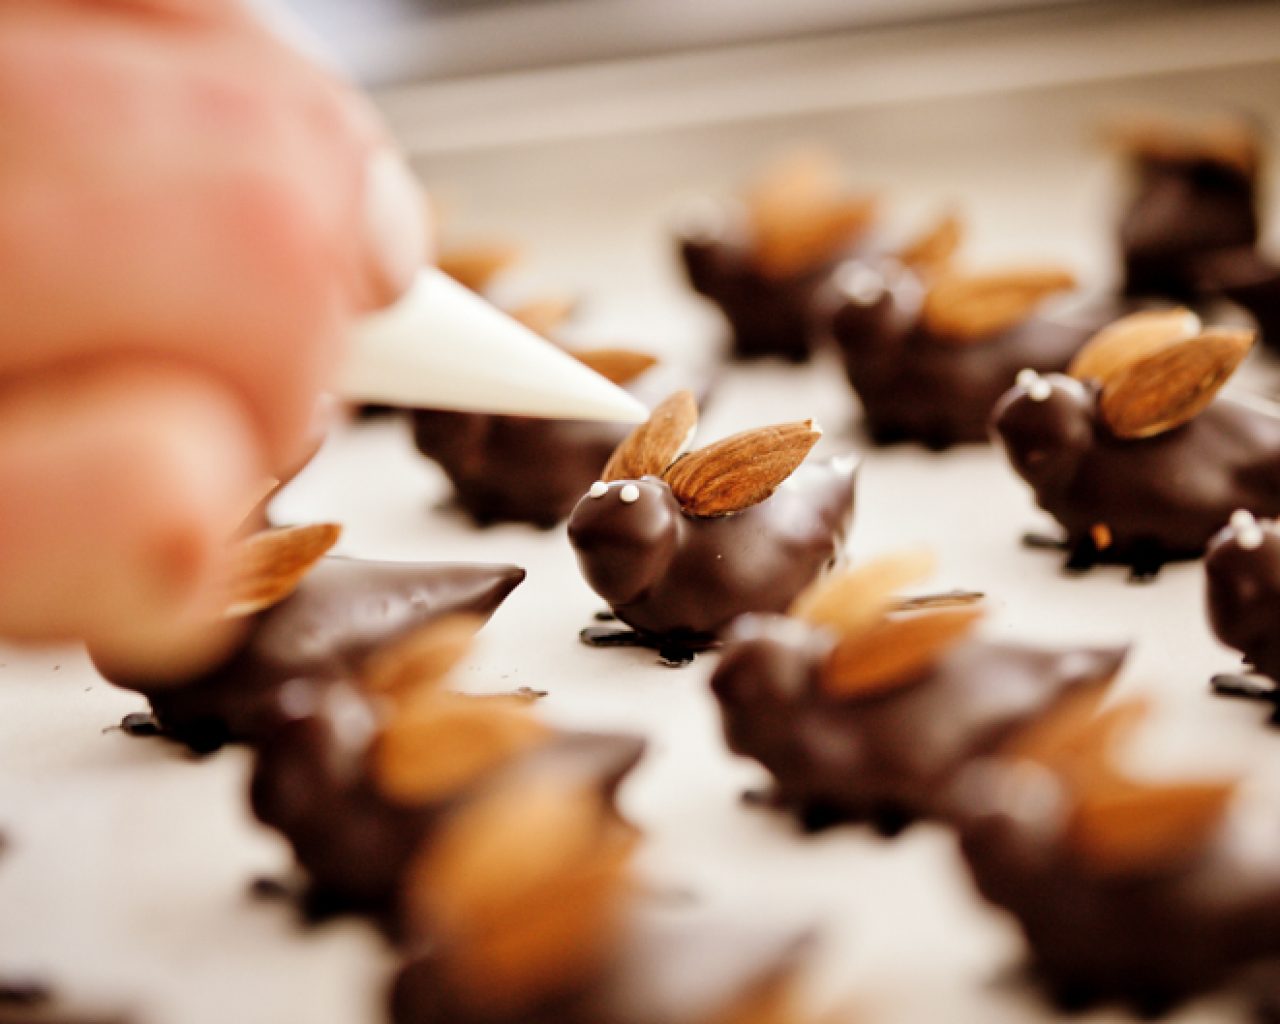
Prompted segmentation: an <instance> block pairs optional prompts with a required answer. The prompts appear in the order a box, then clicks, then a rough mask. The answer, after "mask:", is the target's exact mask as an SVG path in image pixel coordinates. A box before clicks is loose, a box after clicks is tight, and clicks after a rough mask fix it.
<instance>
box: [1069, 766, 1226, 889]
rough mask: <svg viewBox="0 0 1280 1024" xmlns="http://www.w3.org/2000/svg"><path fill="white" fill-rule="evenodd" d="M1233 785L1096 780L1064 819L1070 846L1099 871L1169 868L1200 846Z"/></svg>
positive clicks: (1115, 872)
mask: <svg viewBox="0 0 1280 1024" xmlns="http://www.w3.org/2000/svg"><path fill="white" fill-rule="evenodd" d="M1235 790H1236V784H1235V783H1234V782H1232V781H1223V782H1187V783H1181V784H1174V785H1144V784H1140V783H1135V782H1129V781H1127V780H1123V779H1112V780H1109V781H1107V782H1103V783H1100V784H1098V785H1097V786H1095V787H1093V788H1092V789H1091V790H1090V791H1089V792H1087V793H1086V794H1084V796H1083V797H1082V798H1081V800H1080V801H1079V803H1078V804H1077V805H1076V808H1075V813H1074V815H1073V816H1072V820H1071V824H1070V839H1071V844H1072V847H1073V848H1074V851H1075V853H1076V855H1077V856H1078V857H1079V858H1080V860H1081V861H1082V863H1083V864H1085V865H1086V866H1087V867H1088V868H1089V870H1090V871H1093V872H1096V873H1098V874H1100V875H1124V874H1130V873H1135V872H1141V873H1146V872H1150V871H1153V870H1159V869H1161V868H1165V867H1174V866H1176V865H1178V864H1180V863H1182V862H1183V861H1184V860H1185V859H1186V858H1188V857H1190V856H1193V855H1195V854H1196V853H1197V852H1198V851H1199V850H1201V849H1203V847H1204V845H1205V844H1206V843H1207V842H1208V841H1209V839H1210V838H1211V837H1212V835H1213V833H1214V832H1215V831H1216V830H1217V828H1218V827H1219V825H1220V824H1221V822H1222V818H1223V816H1224V814H1225V813H1226V810H1227V806H1228V805H1229V804H1230V802H1231V799H1232V797H1233V796H1234V794H1235Z"/></svg>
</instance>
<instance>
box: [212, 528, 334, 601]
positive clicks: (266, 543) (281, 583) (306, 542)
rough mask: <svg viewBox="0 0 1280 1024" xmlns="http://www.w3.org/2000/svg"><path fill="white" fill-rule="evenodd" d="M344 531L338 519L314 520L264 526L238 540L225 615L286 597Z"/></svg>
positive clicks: (232, 557)
mask: <svg viewBox="0 0 1280 1024" xmlns="http://www.w3.org/2000/svg"><path fill="white" fill-rule="evenodd" d="M341 534H342V527H341V526H338V525H337V524H336V523H313V524H309V525H306V526H285V527H281V528H279V529H275V530H263V531H262V532H261V533H255V534H254V535H253V536H252V537H247V538H245V539H244V540H242V541H239V542H237V543H236V545H235V546H234V548H233V549H232V553H231V573H230V576H231V578H230V583H229V586H228V589H229V593H228V595H227V603H226V606H225V609H224V611H223V615H224V616H226V617H227V618H240V617H243V616H246V615H253V614H255V613H256V612H260V611H265V610H266V609H267V608H270V607H271V606H272V605H274V604H278V603H279V602H281V601H283V600H284V599H285V598H286V597H288V596H289V595H290V594H292V593H293V592H294V590H296V589H297V587H298V584H299V583H301V582H302V578H303V577H304V576H306V574H307V573H308V572H309V571H310V570H311V567H312V566H314V565H315V564H316V562H318V561H320V559H321V558H322V557H324V554H325V552H326V551H328V550H329V549H330V548H331V547H333V546H334V545H335V544H336V543H338V537H339V536H341Z"/></svg>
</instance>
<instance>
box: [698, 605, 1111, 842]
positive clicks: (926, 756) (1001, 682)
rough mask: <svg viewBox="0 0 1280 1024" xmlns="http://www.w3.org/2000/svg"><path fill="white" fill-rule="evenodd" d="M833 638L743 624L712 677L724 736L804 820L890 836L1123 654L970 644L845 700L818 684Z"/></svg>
mask: <svg viewBox="0 0 1280 1024" xmlns="http://www.w3.org/2000/svg"><path fill="white" fill-rule="evenodd" d="M834 642H835V638H834V636H833V635H832V634H831V633H830V632H828V631H826V630H823V629H817V628H814V627H812V626H809V625H807V624H805V623H803V622H801V621H799V620H796V619H788V618H784V617H782V616H769V615H751V616H746V617H744V618H743V619H741V620H739V622H738V623H737V624H736V625H735V627H734V630H733V634H732V638H731V640H730V642H729V643H728V644H726V646H725V650H724V654H723V656H722V658H721V660H720V664H719V665H718V666H717V668H716V671H715V673H714V674H713V675H712V677H711V689H712V692H713V693H714V694H715V696H716V698H717V700H718V701H719V702H720V710H721V714H722V715H723V719H724V733H725V739H726V741H727V742H728V744H729V748H730V749H731V750H733V751H734V753H737V754H742V755H744V756H747V757H751V758H754V759H755V760H757V761H759V762H760V763H761V764H762V765H764V767H765V768H766V769H768V771H769V772H770V774H771V775H772V776H773V778H774V780H775V784H776V796H777V799H778V802H779V803H780V804H781V805H782V806H785V807H787V808H788V809H790V810H793V811H794V812H795V813H797V814H798V815H799V816H800V817H801V819H802V820H804V821H807V822H810V823H822V824H835V823H837V822H847V821H855V822H861V821H871V822H876V823H881V824H890V823H891V824H892V825H893V826H894V827H895V828H896V827H899V826H901V825H903V824H905V823H908V822H911V821H914V820H916V819H918V818H922V817H923V818H929V817H936V816H938V815H939V814H941V813H942V811H943V808H942V806H941V805H940V803H939V800H940V797H941V795H942V793H943V792H944V790H945V788H946V786H947V784H948V783H949V782H950V781H951V780H952V778H953V777H954V776H955V774H956V773H957V772H958V771H959V770H960V769H961V768H962V767H963V766H964V765H966V764H968V763H969V762H970V761H972V760H973V759H974V758H977V757H980V756H982V755H984V754H987V753H989V752H991V751H992V750H994V749H995V748H996V746H997V745H998V744H999V743H1001V742H1002V741H1003V740H1004V739H1005V738H1006V737H1007V736H1008V735H1010V733H1012V732H1013V731H1014V730H1016V729H1017V728H1019V727H1021V726H1023V725H1025V724H1026V723H1027V722H1029V721H1032V720H1033V719H1035V718H1036V717H1038V716H1040V715H1042V714H1044V713H1045V712H1046V711H1047V710H1048V709H1049V708H1051V707H1052V706H1053V705H1054V704H1055V703H1056V702H1057V701H1058V700H1060V699H1061V698H1062V697H1063V696H1064V695H1065V694H1067V693H1070V692H1071V691H1073V690H1075V689H1076V688H1078V687H1080V686H1085V685H1088V684H1091V683H1098V682H1102V681H1105V680H1107V679H1110V678H1111V677H1112V676H1113V675H1115V673H1116V672H1117V671H1118V670H1119V668H1120V663H1121V662H1122V661H1123V660H1124V656H1125V649H1124V648H1120V647H1117V648H1080V649H1075V650H1062V651H1057V650H1044V649H1039V648H1035V647H1020V646H1013V645H1008V644H991V643H985V642H982V641H968V642H963V643H960V644H958V645H957V646H955V647H954V648H952V649H951V650H950V651H948V652H947V653H946V654H945V655H944V656H943V657H942V658H941V660H939V661H938V662H937V663H936V664H935V665H934V666H933V667H932V668H930V669H928V670H927V671H926V672H925V673H923V674H922V675H921V676H920V678H919V679H917V680H915V681H913V682H911V683H910V684H908V685H905V686H903V687H900V688H898V689H895V690H892V691H889V692H887V693H883V694H880V695H873V696H867V697H861V698H848V697H843V698H842V697H837V696H833V695H832V694H830V693H829V692H828V691H827V689H826V688H825V687H824V686H823V683H822V678H821V673H822V667H823V664H824V662H825V661H826V658H827V655H828V654H829V653H830V651H831V648H832V646H833V645H834Z"/></svg>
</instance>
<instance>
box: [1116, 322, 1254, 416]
mask: <svg viewBox="0 0 1280 1024" xmlns="http://www.w3.org/2000/svg"><path fill="white" fill-rule="evenodd" d="M1253 339H1254V333H1253V332H1252V331H1233V330H1221V329H1215V330H1209V331H1205V332H1204V333H1203V334H1201V335H1199V336H1197V337H1195V338H1191V339H1189V340H1187V341H1183V342H1180V343H1178V344H1176V345H1172V346H1168V347H1166V348H1163V349H1161V350H1159V351H1157V352H1154V353H1153V354H1151V355H1149V356H1147V357H1146V358H1144V359H1140V360H1138V361H1137V362H1134V363H1131V364H1129V365H1128V366H1126V367H1124V368H1123V369H1122V370H1120V371H1119V372H1118V373H1116V374H1115V375H1114V376H1112V377H1111V379H1110V380H1108V381H1107V382H1106V383H1105V384H1104V385H1103V388H1102V394H1101V396H1100V397H1099V400H1098V402H1099V409H1100V411H1101V413H1102V418H1103V420H1104V421H1105V422H1106V424H1107V426H1108V427H1109V428H1110V429H1111V432H1112V433H1113V434H1115V435H1116V437H1121V438H1142V437H1155V436H1156V435H1157V434H1163V433H1166V432H1167V431H1170V430H1173V429H1175V428H1176V427H1180V426H1182V424H1184V423H1187V422H1190V421H1191V420H1192V419H1194V418H1195V417H1196V416H1197V415H1199V414H1200V413H1201V412H1202V411H1203V410H1204V409H1206V408H1207V407H1208V406H1209V404H1210V403H1211V402H1212V401H1213V399H1214V397H1215V396H1216V395H1217V393H1218V390H1219V389H1220V388H1221V387H1222V385H1223V384H1225V383H1226V382H1227V379H1228V378H1229V377H1230V376H1231V375H1232V374H1233V373H1234V372H1235V370H1236V368H1237V367H1238V366H1239V365H1240V364H1241V362H1243V361H1244V358H1245V356H1247V355H1248V354H1249V350H1250V349H1251V348H1252V347H1253Z"/></svg>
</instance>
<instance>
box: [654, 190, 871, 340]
mask: <svg viewBox="0 0 1280 1024" xmlns="http://www.w3.org/2000/svg"><path fill="white" fill-rule="evenodd" d="M706 212H707V216H705V217H699V218H697V220H696V223H690V224H689V225H687V226H684V227H682V228H681V229H680V231H679V232H678V243H679V251H680V260H681V263H682V264H683V266H684V270H685V274H686V276H687V277H688V279H689V284H690V285H692V286H693V289H694V290H695V291H697V292H698V293H699V294H701V295H704V296H705V297H706V298H708V299H710V300H711V301H712V302H714V303H715V304H716V306H718V307H719V309H720V311H721V312H722V313H723V314H724V317H725V319H726V320H727V321H728V322H729V329H730V334H731V351H732V354H733V356H734V358H736V359H758V358H761V357H763V356H777V357H779V358H781V359H785V360H787V361H789V362H792V363H803V362H806V361H807V360H808V359H809V357H810V356H812V355H813V353H814V352H815V351H816V350H817V349H818V347H819V346H820V345H821V343H822V340H823V339H822V335H821V332H820V331H819V330H816V329H815V328H816V325H815V323H814V317H813V313H812V308H813V301H814V296H815V295H816V294H817V292H818V291H819V289H820V288H821V287H822V285H823V284H824V283H825V281H826V279H827V277H828V276H829V275H830V273H831V271H832V269H833V268H834V267H835V266H836V264H838V263H839V262H840V261H841V260H843V259H846V258H848V257H849V256H851V255H853V254H854V253H855V252H858V251H860V250H862V249H863V248H864V245H865V243H864V242H863V241H862V240H860V239H859V240H855V241H853V242H851V243H850V245H849V246H848V247H847V248H846V249H845V250H844V251H843V252H840V253H837V254H835V255H834V256H833V257H832V258H831V259H828V260H824V261H822V262H821V263H819V264H817V265H816V266H813V267H810V268H809V269H807V270H805V271H804V272H803V273H799V274H792V275H787V276H782V277H779V276H773V275H769V274H765V273H764V272H762V271H761V270H760V268H759V267H758V266H757V264H756V262H755V259H754V246H753V243H752V239H751V237H750V233H749V229H748V227H747V225H746V223H745V218H744V217H743V216H741V213H740V211H738V210H736V209H735V208H734V207H732V206H731V205H730V204H724V205H723V206H722V207H719V208H717V209H715V210H714V211H712V210H708V211H706Z"/></svg>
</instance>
